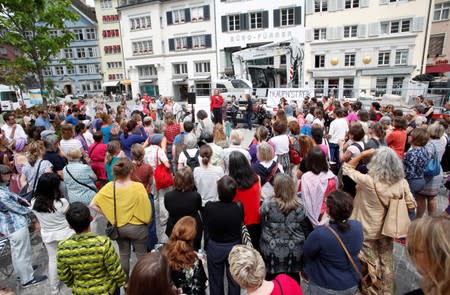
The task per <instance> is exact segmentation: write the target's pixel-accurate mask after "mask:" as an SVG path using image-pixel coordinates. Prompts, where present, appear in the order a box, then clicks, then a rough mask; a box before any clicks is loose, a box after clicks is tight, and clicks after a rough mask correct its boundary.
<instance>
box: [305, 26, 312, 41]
mask: <svg viewBox="0 0 450 295" xmlns="http://www.w3.org/2000/svg"><path fill="white" fill-rule="evenodd" d="M305 40H306V42H311V41H312V40H313V30H312V29H307V30H306V36H305Z"/></svg>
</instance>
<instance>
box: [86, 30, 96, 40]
mask: <svg viewBox="0 0 450 295" xmlns="http://www.w3.org/2000/svg"><path fill="white" fill-rule="evenodd" d="M96 38H97V37H96V36H95V29H86V40H95V39H96Z"/></svg>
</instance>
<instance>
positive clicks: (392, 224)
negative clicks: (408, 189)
mask: <svg viewBox="0 0 450 295" xmlns="http://www.w3.org/2000/svg"><path fill="white" fill-rule="evenodd" d="M374 188H375V194H376V195H377V197H378V200H379V201H380V203H381V205H383V202H381V199H380V196H379V194H378V191H377V188H376V186H375V184H374ZM383 207H385V208H386V209H387V212H386V215H385V216H384V223H383V228H382V229H381V234H382V235H383V236H387V237H391V238H397V239H398V238H404V237H406V234H407V233H408V227H409V225H410V223H411V220H410V219H409V215H408V207H407V206H406V201H405V192H404V187H403V183H402V196H401V197H400V199H390V200H389V205H388V207H386V206H384V205H383Z"/></svg>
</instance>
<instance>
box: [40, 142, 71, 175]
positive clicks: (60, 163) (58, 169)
mask: <svg viewBox="0 0 450 295" xmlns="http://www.w3.org/2000/svg"><path fill="white" fill-rule="evenodd" d="M42 141H43V142H44V147H45V154H44V156H43V159H44V160H47V161H49V162H50V163H52V165H53V168H52V170H53V172H55V173H56V174H58V176H59V178H61V180H62V179H64V173H63V171H62V170H63V168H64V167H65V166H66V165H67V159H66V158H65V157H64V156H63V155H62V153H61V151H60V150H59V138H58V136H57V135H56V134H49V135H47V136H45V137H44V138H43V140H42Z"/></svg>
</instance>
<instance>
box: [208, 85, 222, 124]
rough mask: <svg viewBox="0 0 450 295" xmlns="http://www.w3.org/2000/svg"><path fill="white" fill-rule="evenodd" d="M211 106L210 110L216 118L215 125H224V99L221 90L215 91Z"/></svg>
mask: <svg viewBox="0 0 450 295" xmlns="http://www.w3.org/2000/svg"><path fill="white" fill-rule="evenodd" d="M210 100H211V105H210V109H211V112H212V114H213V116H214V118H213V119H214V120H213V122H214V124H217V123H220V124H222V105H223V97H222V95H220V92H219V89H215V90H214V95H212V96H211V99H210Z"/></svg>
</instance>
